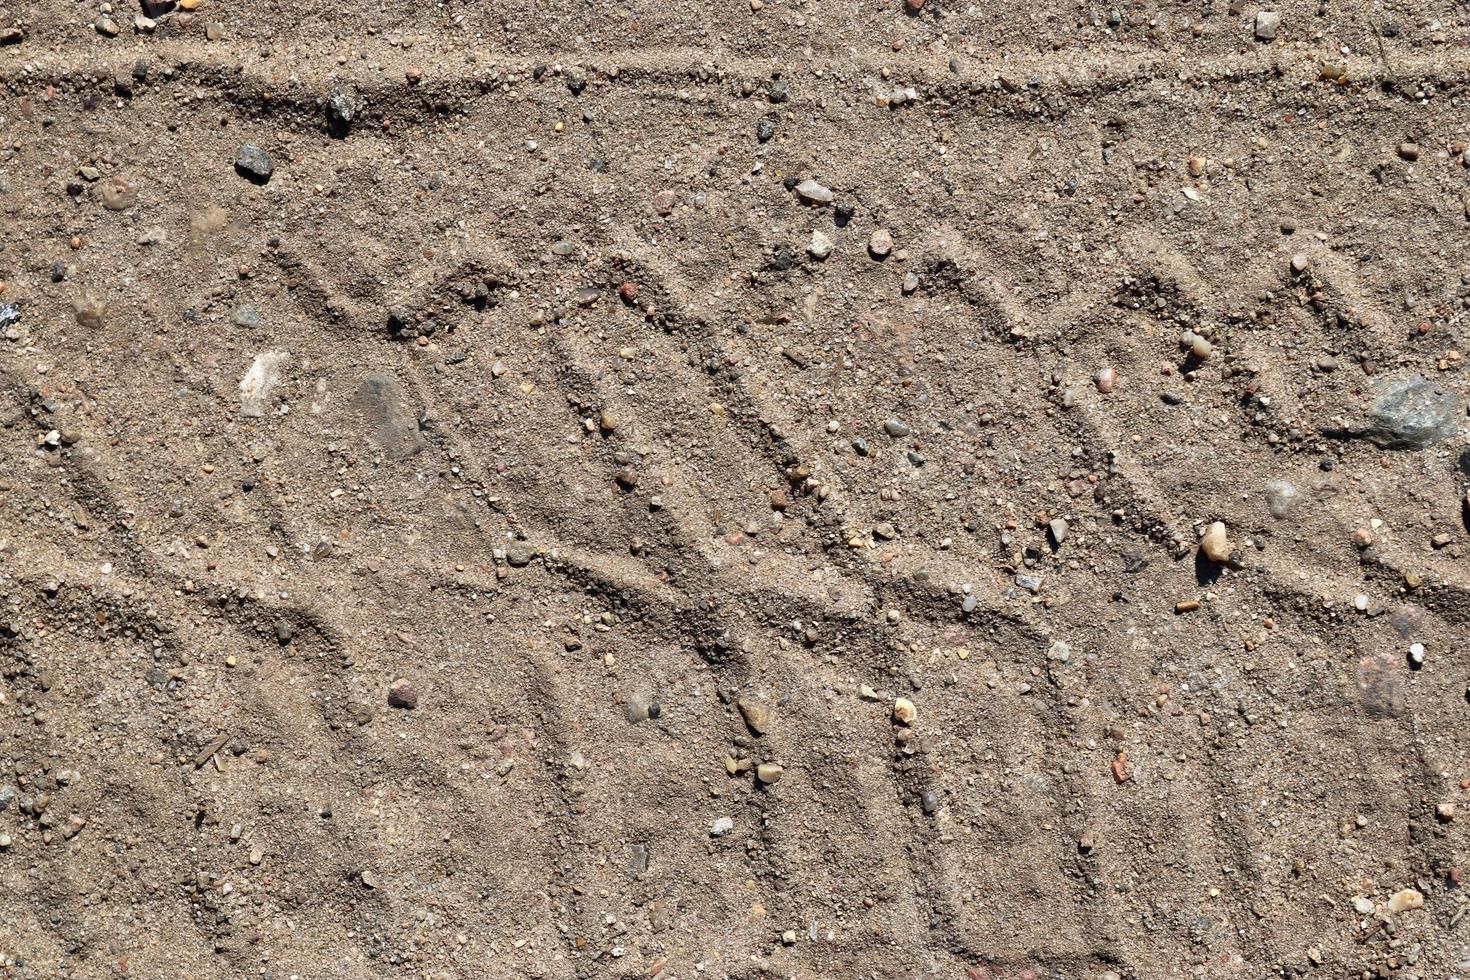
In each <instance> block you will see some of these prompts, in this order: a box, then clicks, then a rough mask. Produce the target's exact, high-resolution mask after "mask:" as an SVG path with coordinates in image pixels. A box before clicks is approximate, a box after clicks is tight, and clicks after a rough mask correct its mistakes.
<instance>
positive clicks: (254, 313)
mask: <svg viewBox="0 0 1470 980" xmlns="http://www.w3.org/2000/svg"><path fill="white" fill-rule="evenodd" d="M230 322H232V323H233V324H234V325H235V326H237V327H244V328H245V329H246V330H256V329H259V327H260V312H259V311H258V310H256V308H255V307H253V306H237V307H235V312H233V313H231V314H230Z"/></svg>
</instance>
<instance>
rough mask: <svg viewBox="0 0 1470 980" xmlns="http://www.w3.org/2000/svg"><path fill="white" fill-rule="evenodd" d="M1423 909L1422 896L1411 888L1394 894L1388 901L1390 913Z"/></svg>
mask: <svg viewBox="0 0 1470 980" xmlns="http://www.w3.org/2000/svg"><path fill="white" fill-rule="evenodd" d="M1423 907H1424V896H1423V895H1421V894H1420V893H1419V892H1417V891H1415V890H1414V889H1412V888H1405V889H1404V890H1403V891H1398V892H1394V893H1393V896H1392V897H1391V898H1390V899H1389V900H1388V910H1389V911H1390V912H1408V911H1410V910H1411V909H1422V908H1423Z"/></svg>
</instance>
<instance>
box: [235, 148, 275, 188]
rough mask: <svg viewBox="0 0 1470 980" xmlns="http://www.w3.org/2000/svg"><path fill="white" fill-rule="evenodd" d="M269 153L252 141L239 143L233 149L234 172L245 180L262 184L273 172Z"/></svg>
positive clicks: (273, 165) (273, 168)
mask: <svg viewBox="0 0 1470 980" xmlns="http://www.w3.org/2000/svg"><path fill="white" fill-rule="evenodd" d="M275 169H276V167H275V164H274V163H272V162H271V157H270V154H269V153H267V152H265V151H264V150H262V149H261V148H260V147H258V146H256V145H255V144H254V143H241V144H240V148H239V149H237V150H236V151H235V172H236V173H238V174H239V175H240V176H241V177H244V178H245V179H246V180H249V181H252V182H254V183H257V184H264V183H265V182H266V181H268V180H270V179H271V174H273V173H275Z"/></svg>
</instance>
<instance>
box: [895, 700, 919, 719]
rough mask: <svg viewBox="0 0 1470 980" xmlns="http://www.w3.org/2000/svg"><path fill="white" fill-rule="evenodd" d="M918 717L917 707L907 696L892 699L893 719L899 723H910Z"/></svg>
mask: <svg viewBox="0 0 1470 980" xmlns="http://www.w3.org/2000/svg"><path fill="white" fill-rule="evenodd" d="M918 717H919V709H918V708H916V707H914V702H912V701H910V700H909V699H908V698H895V699H894V700H893V720H894V721H896V722H898V723H899V724H901V725H912V724H913V723H914V722H915V721H916V720H917V719H918Z"/></svg>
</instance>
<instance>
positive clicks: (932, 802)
mask: <svg viewBox="0 0 1470 980" xmlns="http://www.w3.org/2000/svg"><path fill="white" fill-rule="evenodd" d="M919 808H920V809H922V810H923V811H924V815H925V816H933V815H934V814H935V813H936V812H938V810H939V794H938V793H936V792H934V791H933V790H932V789H926V790H924V791H923V792H921V793H919Z"/></svg>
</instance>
